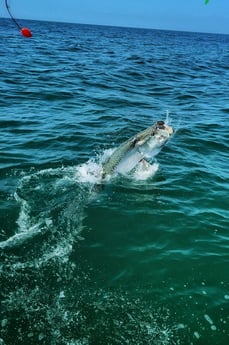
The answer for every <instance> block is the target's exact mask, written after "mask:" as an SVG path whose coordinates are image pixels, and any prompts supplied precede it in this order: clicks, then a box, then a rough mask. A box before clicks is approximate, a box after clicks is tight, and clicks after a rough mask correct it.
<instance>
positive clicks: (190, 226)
mask: <svg viewBox="0 0 229 345" xmlns="http://www.w3.org/2000/svg"><path fill="white" fill-rule="evenodd" d="M23 24H24V25H28V26H29V27H30V28H31V30H32V31H33V37H32V38H31V39H25V38H23V37H22V36H20V34H19V33H18V32H17V31H16V29H15V27H14V26H13V24H12V23H11V21H9V20H3V19H1V20H0V38H1V40H0V59H1V60H0V61H1V67H0V91H1V93H0V124H1V137H0V174H1V181H0V217H1V218H0V219H1V223H0V240H1V242H0V299H1V301H0V303H1V304H0V344H4V345H19V344H23V345H27V344H29V345H32V344H36V345H37V344H47V345H55V344H58V345H60V344H61V345H62V344H63V345H76V344H77V345H79V344H82V345H86V344H90V345H91V344H93V345H97V344H104V345H105V344H106V345H107V344H139V345H141V344H157V345H162V344H164V345H165V344H185V345H189V344H201V345H208V344H209V345H212V344H214V345H217V344H218V345H226V344H228V329H229V326H228V321H229V320H228V316H229V307H228V302H229V275H228V262H229V260H228V259H229V258H228V253H229V251H228V249H229V242H228V239H229V238H228V229H229V218H228V211H229V199H228V192H229V172H228V171H229V169H228V167H229V165H228V157H229V154H228V152H229V126H228V120H229V98H228V85H229V69H228V65H229V36H227V35H213V34H209V35H208V34H198V33H184V32H170V31H157V30H144V29H128V28H114V27H102V26H89V25H76V24H63V23H62V24H60V23H46V22H28V23H23ZM166 117H168V118H169V123H170V124H171V125H172V126H174V128H175V134H174V136H173V138H172V139H171V140H170V142H168V144H167V145H166V146H165V147H164V148H163V150H162V151H161V153H160V154H159V155H158V156H157V164H158V169H157V171H156V172H155V174H154V175H153V176H151V177H150V178H148V179H146V180H136V179H135V180H133V179H131V178H125V177H119V178H116V179H111V180H110V181H109V182H107V183H105V184H104V185H103V186H100V187H99V188H94V180H93V178H94V174H95V171H96V169H97V168H98V166H100V164H101V161H102V159H103V157H104V156H105V155H107V154H108V152H109V149H112V148H114V147H117V146H118V145H119V144H120V143H122V142H123V141H124V140H126V139H128V138H129V137H130V136H132V135H134V134H135V133H137V132H138V131H140V130H142V129H144V128H146V127H148V126H150V125H152V124H153V123H154V122H155V121H157V120H158V119H165V118H166Z"/></svg>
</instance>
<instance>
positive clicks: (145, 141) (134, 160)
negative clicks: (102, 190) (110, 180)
mask: <svg viewBox="0 0 229 345" xmlns="http://www.w3.org/2000/svg"><path fill="white" fill-rule="evenodd" d="M172 134H173V128H172V127H171V126H168V125H167V124H166V123H165V122H164V121H157V122H156V123H155V124H154V125H153V126H150V127H149V128H147V129H145V130H143V131H142V132H139V133H138V134H136V135H135V136H133V137H132V138H130V139H128V140H127V141H125V142H124V143H123V144H121V145H120V146H119V147H118V148H117V149H116V150H115V151H114V152H113V153H112V154H111V156H110V157H109V158H108V159H107V160H106V161H105V163H104V164H103V169H102V178H103V179H104V178H106V177H107V176H110V175H113V174H122V175H126V174H130V173H132V172H133V171H134V170H135V169H136V168H137V167H138V166H139V164H144V165H145V166H146V167H147V165H148V164H149V161H150V160H152V159H153V158H154V157H155V156H156V155H157V154H158V153H159V152H160V150H161V149H162V147H163V146H164V145H165V143H166V142H167V141H168V140H169V138H170V137H171V135H172Z"/></svg>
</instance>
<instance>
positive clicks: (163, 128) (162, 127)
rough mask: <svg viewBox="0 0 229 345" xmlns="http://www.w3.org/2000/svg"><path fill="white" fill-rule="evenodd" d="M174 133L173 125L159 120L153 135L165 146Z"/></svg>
mask: <svg viewBox="0 0 229 345" xmlns="http://www.w3.org/2000/svg"><path fill="white" fill-rule="evenodd" d="M172 134H173V128H172V127H171V126H169V125H167V124H166V123H165V122H164V121H157V122H156V124H155V128H154V130H153V131H152V135H151V136H152V137H154V138H155V139H156V140H157V141H158V143H159V144H161V145H162V146H163V145H164V144H165V143H166V142H167V141H168V140H169V138H170V137H171V135H172Z"/></svg>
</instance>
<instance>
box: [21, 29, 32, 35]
mask: <svg viewBox="0 0 229 345" xmlns="http://www.w3.org/2000/svg"><path fill="white" fill-rule="evenodd" d="M21 34H22V36H24V37H32V32H31V31H30V30H29V29H28V28H22V29H21Z"/></svg>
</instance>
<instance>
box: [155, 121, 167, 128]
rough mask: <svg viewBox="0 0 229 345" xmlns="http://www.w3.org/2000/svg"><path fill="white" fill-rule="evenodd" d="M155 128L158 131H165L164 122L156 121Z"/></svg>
mask: <svg viewBox="0 0 229 345" xmlns="http://www.w3.org/2000/svg"><path fill="white" fill-rule="evenodd" d="M157 128H159V129H165V123H164V121H157Z"/></svg>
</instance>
